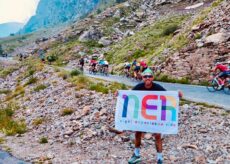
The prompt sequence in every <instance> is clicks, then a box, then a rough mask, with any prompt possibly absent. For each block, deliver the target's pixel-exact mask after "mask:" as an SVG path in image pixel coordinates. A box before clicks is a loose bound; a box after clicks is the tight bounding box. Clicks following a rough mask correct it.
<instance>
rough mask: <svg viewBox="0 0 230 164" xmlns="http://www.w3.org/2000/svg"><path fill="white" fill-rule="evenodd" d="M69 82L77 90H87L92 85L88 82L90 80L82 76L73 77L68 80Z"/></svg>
mask: <svg viewBox="0 0 230 164" xmlns="http://www.w3.org/2000/svg"><path fill="white" fill-rule="evenodd" d="M69 82H70V83H72V84H73V85H75V86H76V89H77V90H80V89H88V87H89V86H90V85H91V84H93V82H92V81H91V80H90V78H88V77H86V76H84V75H79V76H74V77H72V78H70V79H69Z"/></svg>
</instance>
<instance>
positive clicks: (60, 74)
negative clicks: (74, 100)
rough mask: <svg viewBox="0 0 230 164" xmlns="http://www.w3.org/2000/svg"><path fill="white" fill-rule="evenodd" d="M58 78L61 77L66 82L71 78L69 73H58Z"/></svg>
mask: <svg viewBox="0 0 230 164" xmlns="http://www.w3.org/2000/svg"><path fill="white" fill-rule="evenodd" d="M58 76H59V77H61V78H62V79H63V80H66V79H67V78H68V76H69V73H68V72H67V71H61V72H59V73H58Z"/></svg>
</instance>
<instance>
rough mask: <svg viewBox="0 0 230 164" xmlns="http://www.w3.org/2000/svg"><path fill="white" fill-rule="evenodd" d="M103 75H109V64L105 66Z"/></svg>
mask: <svg viewBox="0 0 230 164" xmlns="http://www.w3.org/2000/svg"><path fill="white" fill-rule="evenodd" d="M103 75H104V76H108V75H109V68H108V67H107V66H104V67H103Z"/></svg>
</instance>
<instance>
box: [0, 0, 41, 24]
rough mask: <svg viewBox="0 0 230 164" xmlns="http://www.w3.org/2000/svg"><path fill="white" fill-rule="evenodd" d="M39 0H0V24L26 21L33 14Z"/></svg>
mask: <svg viewBox="0 0 230 164" xmlns="http://www.w3.org/2000/svg"><path fill="white" fill-rule="evenodd" d="M38 2H39V0H0V24H1V23H6V22H20V23H26V22H27V21H28V20H29V18H30V17H31V16H32V15H34V14H35V12H36V7H37V4H38Z"/></svg>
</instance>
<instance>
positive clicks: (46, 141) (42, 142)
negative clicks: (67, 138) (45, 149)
mask: <svg viewBox="0 0 230 164" xmlns="http://www.w3.org/2000/svg"><path fill="white" fill-rule="evenodd" d="M39 143H40V144H46V143H48V139H47V138H46V137H42V138H40V140H39Z"/></svg>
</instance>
